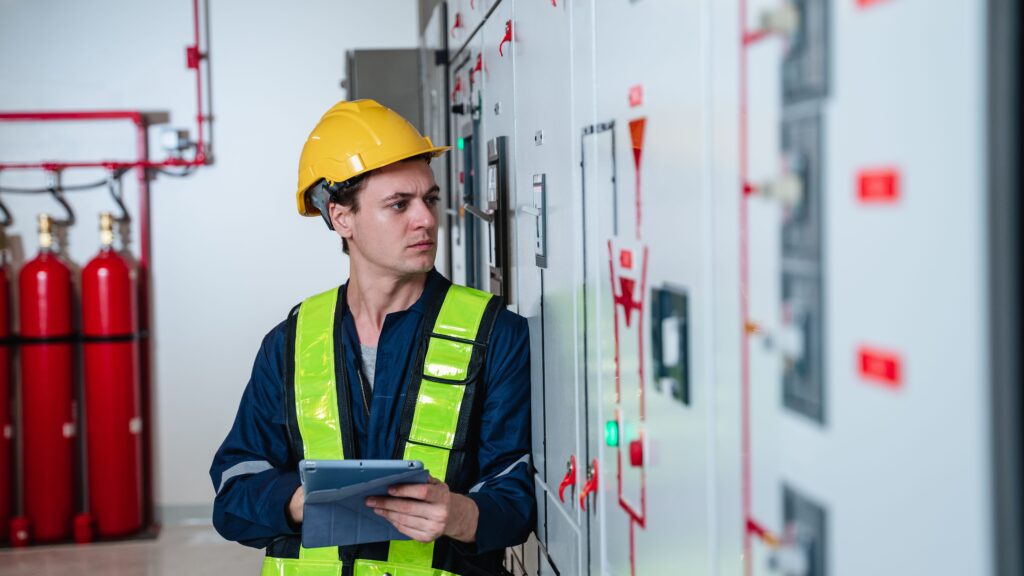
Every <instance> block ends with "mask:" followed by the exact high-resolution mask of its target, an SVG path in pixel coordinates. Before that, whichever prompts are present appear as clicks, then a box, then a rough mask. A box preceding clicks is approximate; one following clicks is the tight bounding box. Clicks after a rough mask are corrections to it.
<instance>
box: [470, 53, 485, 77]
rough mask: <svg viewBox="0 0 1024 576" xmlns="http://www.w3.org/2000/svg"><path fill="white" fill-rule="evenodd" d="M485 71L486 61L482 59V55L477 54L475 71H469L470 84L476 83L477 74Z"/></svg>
mask: <svg viewBox="0 0 1024 576" xmlns="http://www.w3.org/2000/svg"><path fill="white" fill-rule="evenodd" d="M483 69H484V59H483V58H482V57H481V55H480V54H477V55H476V66H473V69H472V70H470V71H469V82H470V84H472V83H474V82H475V81H474V80H473V75H474V74H476V73H477V72H481V71H483Z"/></svg>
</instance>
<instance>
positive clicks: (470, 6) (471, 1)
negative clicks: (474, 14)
mask: <svg viewBox="0 0 1024 576" xmlns="http://www.w3.org/2000/svg"><path fill="white" fill-rule="evenodd" d="M469 9H470V10H475V9H476V6H473V0H469Z"/></svg>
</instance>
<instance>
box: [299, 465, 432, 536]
mask: <svg viewBox="0 0 1024 576" xmlns="http://www.w3.org/2000/svg"><path fill="white" fill-rule="evenodd" d="M299 476H300V478H301V479H302V486H303V488H304V490H305V503H304V504H303V521H302V545H303V546H304V547H306V548H320V547H323V546H349V545H352V544H365V543H368V542H383V541H386V540H408V539H409V537H408V536H406V535H404V534H402V533H401V532H399V531H398V530H397V529H396V528H395V527H394V526H393V525H392V524H391V523H390V522H388V521H387V519H385V518H384V517H383V516H378V515H377V514H376V513H374V512H373V510H372V509H371V508H368V507H367V506H366V498H367V497H368V496H386V495H387V491H388V487H390V486H394V485H395V484H423V483H426V482H428V481H429V479H430V474H429V473H428V472H427V470H425V469H424V468H423V463H422V462H420V461H418V460H302V461H301V462H299Z"/></svg>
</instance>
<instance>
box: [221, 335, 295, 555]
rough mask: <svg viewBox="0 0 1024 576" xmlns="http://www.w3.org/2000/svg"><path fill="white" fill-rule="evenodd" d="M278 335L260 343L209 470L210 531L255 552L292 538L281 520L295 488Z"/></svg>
mask: <svg viewBox="0 0 1024 576" xmlns="http://www.w3.org/2000/svg"><path fill="white" fill-rule="evenodd" d="M284 333H285V330H284V326H283V324H282V325H279V326H277V327H276V328H275V329H274V330H272V331H271V332H270V333H269V334H268V335H267V336H266V337H265V338H264V339H263V344H262V345H261V346H260V350H259V353H258V354H257V356H256V361H255V363H254V365H253V368H252V376H251V378H250V379H249V383H248V384H247V385H246V387H245V392H244V393H243V394H242V401H241V404H240V405H239V407H238V413H237V414H236V415H235V421H234V424H233V425H232V426H231V430H230V431H229V432H228V435H227V437H226V438H225V439H224V442H223V444H221V446H220V449H219V450H217V453H216V455H215V456H214V457H213V464H212V465H211V466H210V479H211V480H212V481H213V487H214V490H216V492H217V496H216V498H215V499H214V503H213V525H214V527H215V528H216V529H217V532H219V533H220V535H221V536H223V537H224V538H227V539H228V540H235V541H238V542H240V543H242V544H245V545H247V546H252V547H255V548H263V547H265V546H267V545H268V544H270V542H271V541H273V540H274V539H275V538H277V537H279V536H282V535H286V534H296V533H297V530H296V527H295V526H292V525H291V524H290V522H289V520H288V516H287V506H288V503H289V501H290V500H291V497H292V494H293V493H294V492H295V490H296V489H297V488H298V487H299V484H300V482H299V474H298V471H297V470H296V469H295V466H294V463H290V462H289V457H288V430H287V424H286V414H285V411H284V407H283V404H284V384H283V382H282V380H281V378H282V376H281V375H282V370H281V368H282V365H283V360H284V348H285V346H284V344H285V342H284V338H285V336H284Z"/></svg>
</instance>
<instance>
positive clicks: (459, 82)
mask: <svg viewBox="0 0 1024 576" xmlns="http://www.w3.org/2000/svg"><path fill="white" fill-rule="evenodd" d="M459 92H462V76H459V77H457V78H455V87H454V88H452V98H451V99H452V100H455V95H456V94H458V93H459Z"/></svg>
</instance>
